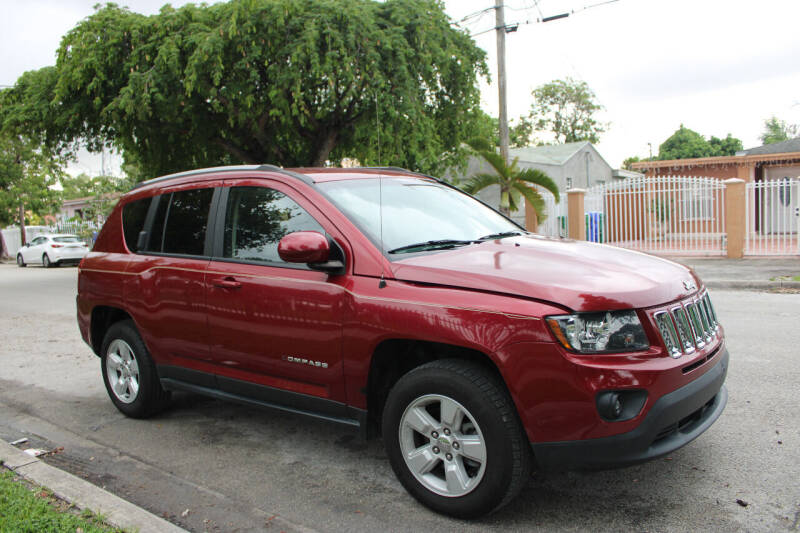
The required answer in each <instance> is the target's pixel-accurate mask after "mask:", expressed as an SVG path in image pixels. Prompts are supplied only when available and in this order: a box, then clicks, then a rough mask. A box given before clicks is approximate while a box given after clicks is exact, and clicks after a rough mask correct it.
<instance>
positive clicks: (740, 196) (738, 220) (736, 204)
mask: <svg viewBox="0 0 800 533" xmlns="http://www.w3.org/2000/svg"><path fill="white" fill-rule="evenodd" d="M724 183H725V233H726V234H727V236H728V257H729V258H731V259H741V258H742V257H743V256H744V240H745V237H746V235H747V231H746V228H745V210H746V209H747V206H746V203H745V182H744V180H743V179H739V178H730V179H727V180H725V182H724Z"/></svg>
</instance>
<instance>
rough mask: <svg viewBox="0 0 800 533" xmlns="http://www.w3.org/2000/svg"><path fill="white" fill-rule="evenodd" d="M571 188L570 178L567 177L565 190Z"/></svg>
mask: <svg viewBox="0 0 800 533" xmlns="http://www.w3.org/2000/svg"><path fill="white" fill-rule="evenodd" d="M571 188H572V178H567V190H570V189H571Z"/></svg>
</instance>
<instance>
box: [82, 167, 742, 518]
mask: <svg viewBox="0 0 800 533" xmlns="http://www.w3.org/2000/svg"><path fill="white" fill-rule="evenodd" d="M77 307H78V324H79V327H80V331H81V334H82V335H83V338H84V339H85V341H86V342H87V343H88V344H89V345H90V346H91V347H92V349H93V350H94V352H95V353H96V354H97V355H98V356H99V357H100V360H101V366H102V374H103V379H104V381H105V385H106V388H107V389H108V393H109V396H110V397H111V401H112V402H113V403H114V405H116V407H117V408H118V409H119V410H120V411H122V412H123V413H125V414H126V415H128V416H132V417H147V416H149V415H152V414H154V413H156V412H158V411H159V410H160V409H161V408H163V407H164V406H165V404H166V402H167V400H168V399H169V395H170V392H171V391H189V392H193V393H198V394H204V395H208V396H212V397H215V398H220V399H224V400H232V401H238V402H242V403H245V404H247V405H254V406H263V407H267V408H272V409H280V410H283V411H291V412H293V413H299V414H303V415H309V416H313V417H317V418H321V419H324V420H328V421H334V422H339V423H342V424H346V425H350V426H354V427H357V428H360V430H361V431H362V433H363V434H364V435H368V434H371V433H372V431H371V430H373V429H377V430H378V431H380V433H381V434H382V437H383V441H384V443H385V446H386V453H387V455H388V456H389V461H390V462H391V465H392V468H393V469H394V471H395V473H396V474H397V477H398V478H399V479H400V481H401V482H402V484H403V485H404V486H405V488H406V489H407V490H408V491H409V492H410V493H411V494H412V495H413V496H414V497H415V498H417V499H418V500H419V501H420V502H422V503H423V504H425V505H427V506H429V507H431V508H432V509H434V510H436V511H439V512H442V513H445V514H449V515H452V516H456V517H464V518H469V517H477V516H481V515H483V514H486V513H489V512H491V511H493V510H496V509H498V508H500V507H501V506H503V505H504V504H506V503H507V502H509V501H510V500H511V499H512V498H514V496H515V495H516V494H517V493H518V492H519V490H520V489H521V488H522V487H523V485H524V484H525V483H526V481H527V479H528V477H529V473H530V469H531V468H532V467H534V466H535V467H536V468H539V469H575V468H606V467H614V466H622V465H629V464H634V463H638V462H642V461H646V460H649V459H653V458H655V457H660V456H663V455H664V454H667V453H670V452H672V451H674V450H675V449H677V448H679V447H681V446H683V445H685V444H687V443H688V442H690V441H691V440H692V439H694V438H696V437H697V436H698V435H700V434H701V433H702V432H703V431H705V430H706V429H708V427H709V426H711V424H713V423H714V421H715V420H716V419H717V418H718V417H719V416H720V414H721V413H722V410H723V409H724V407H725V403H726V401H727V392H726V389H725V387H724V386H723V382H724V381H725V376H726V371H727V367H728V353H727V350H726V348H725V342H724V340H723V333H722V327H721V326H720V325H719V323H718V320H717V315H716V313H715V311H714V307H713V306H712V305H711V300H710V299H709V296H708V293H707V292H706V290H705V289H704V287H703V285H702V282H701V281H700V280H699V279H698V278H697V276H695V275H694V273H693V272H692V271H691V270H689V269H687V268H685V267H683V266H680V265H678V264H675V263H672V262H670V261H667V260H664V259H659V258H657V257H652V256H649V255H645V254H641V253H637V252H631V251H626V250H622V249H619V248H613V247H609V246H605V245H598V244H593V243H587V242H577V241H570V240H560V239H552V238H545V237H541V236H539V235H533V234H530V233H527V232H526V231H524V230H523V229H522V228H520V227H519V226H517V225H516V224H514V223H513V222H511V221H510V220H509V219H507V218H505V217H504V216H502V215H501V214H499V213H497V212H496V211H494V210H492V209H491V208H489V207H487V206H486V205H484V204H482V203H481V202H479V201H477V200H475V199H474V198H472V197H471V196H469V195H466V194H464V193H463V192H461V191H459V190H458V189H456V188H454V187H452V186H450V185H448V184H447V183H445V182H442V181H440V180H438V179H435V178H431V177H429V176H424V175H420V174H415V173H413V172H409V171H407V170H402V169H396V168H361V169H334V168H325V169H317V168H313V169H312V168H301V169H294V170H288V169H281V168H277V167H273V166H267V165H264V166H241V167H223V168H212V169H206V170H197V171H193V172H186V173H181V174H174V175H171V176H165V177H162V178H156V179H153V180H150V181H146V182H144V183H141V184H139V185H137V186H136V187H135V188H134V189H133V190H132V191H130V192H129V193H127V194H126V195H124V196H123V197H122V199H121V200H120V202H119V204H118V205H117V206H116V208H115V209H114V211H113V212H112V213H111V215H110V217H109V219H108V221H107V222H106V224H105V226H104V227H103V229H102V231H101V232H100V234H99V236H98V239H97V243H96V245H95V247H94V250H93V251H92V252H91V253H90V254H89V255H88V256H86V258H85V259H84V260H83V262H82V263H81V265H80V274H79V278H78V299H77Z"/></svg>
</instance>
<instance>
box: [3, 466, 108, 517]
mask: <svg viewBox="0 0 800 533" xmlns="http://www.w3.org/2000/svg"><path fill="white" fill-rule="evenodd" d="M79 528H80V530H81V531H83V532H84V533H107V532H115V533H122V532H123V530H121V529H117V528H113V527H111V526H108V525H107V524H104V523H103V522H102V520H101V517H98V516H97V515H95V514H94V513H92V512H91V511H87V510H84V511H82V512H81V513H80V514H78V511H77V510H76V509H75V507H74V506H73V505H71V504H69V503H67V502H65V501H63V500H59V499H58V498H56V497H55V496H53V493H52V492H50V491H49V490H47V489H43V488H42V487H37V486H35V485H31V484H29V483H28V482H26V481H24V480H22V479H20V478H19V477H18V476H16V475H14V473H13V472H10V471H8V470H6V469H4V468H3V467H2V466H0V531H1V532H5V531H14V532H19V533H39V532H53V533H60V532H62V531H63V532H65V533H66V532H70V533H75V532H76V531H79Z"/></svg>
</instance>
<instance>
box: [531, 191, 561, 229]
mask: <svg viewBox="0 0 800 533" xmlns="http://www.w3.org/2000/svg"><path fill="white" fill-rule="evenodd" d="M538 190H539V194H541V195H542V198H543V199H544V212H545V219H544V222H540V223H539V228H538V231H537V233H541V234H542V235H548V236H550V237H562V238H566V237H567V236H568V235H567V195H566V194H562V195H561V198H560V201H559V202H558V203H556V198H555V196H553V194H552V193H551V192H549V191H545V190H544V189H541V188H539V189H538Z"/></svg>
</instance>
